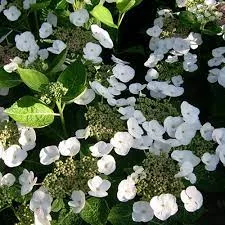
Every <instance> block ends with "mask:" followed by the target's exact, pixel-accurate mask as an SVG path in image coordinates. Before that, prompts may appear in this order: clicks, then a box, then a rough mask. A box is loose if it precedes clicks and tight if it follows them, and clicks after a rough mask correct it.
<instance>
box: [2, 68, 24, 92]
mask: <svg viewBox="0 0 225 225" xmlns="http://www.w3.org/2000/svg"><path fill="white" fill-rule="evenodd" d="M21 82H22V81H21V79H20V77H19V76H18V75H17V74H16V73H7V72H6V71H5V70H4V69H3V68H0V88H12V87H15V86H17V85H19V84H20V83H21Z"/></svg>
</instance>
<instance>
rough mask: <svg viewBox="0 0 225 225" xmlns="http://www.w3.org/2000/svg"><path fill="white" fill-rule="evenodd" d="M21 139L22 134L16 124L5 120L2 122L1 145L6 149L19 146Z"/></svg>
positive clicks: (0, 131)
mask: <svg viewBox="0 0 225 225" xmlns="http://www.w3.org/2000/svg"><path fill="white" fill-rule="evenodd" d="M19 137H20V134H19V131H18V127H17V125H16V123H15V122H13V121H5V120H4V121H1V122H0V144H1V145H2V146H3V147H4V148H8V147H10V146H11V145H14V144H18V140H19Z"/></svg>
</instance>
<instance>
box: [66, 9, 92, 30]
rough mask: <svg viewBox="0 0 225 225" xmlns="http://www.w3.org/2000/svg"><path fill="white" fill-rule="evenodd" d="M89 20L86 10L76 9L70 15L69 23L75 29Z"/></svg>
mask: <svg viewBox="0 0 225 225" xmlns="http://www.w3.org/2000/svg"><path fill="white" fill-rule="evenodd" d="M88 20H89V13H88V11H87V10H86V9H78V10H75V11H74V12H72V13H70V22H71V23H72V24H74V25H75V26H77V27H81V26H83V25H84V24H85V23H86V22H87V21H88Z"/></svg>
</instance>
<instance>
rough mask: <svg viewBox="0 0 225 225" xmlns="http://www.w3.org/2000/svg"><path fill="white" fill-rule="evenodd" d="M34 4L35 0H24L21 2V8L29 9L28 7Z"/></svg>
mask: <svg viewBox="0 0 225 225" xmlns="http://www.w3.org/2000/svg"><path fill="white" fill-rule="evenodd" d="M35 3H36V0H24V1H23V8H24V9H29V8H30V6H31V5H32V4H35Z"/></svg>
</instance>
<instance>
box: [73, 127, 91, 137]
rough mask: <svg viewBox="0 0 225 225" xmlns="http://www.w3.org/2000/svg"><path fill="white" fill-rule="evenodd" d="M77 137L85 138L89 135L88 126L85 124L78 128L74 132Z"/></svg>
mask: <svg viewBox="0 0 225 225" xmlns="http://www.w3.org/2000/svg"><path fill="white" fill-rule="evenodd" d="M75 136H76V138H77V139H83V138H84V139H85V140H86V139H87V138H88V137H89V136H90V128H89V127H88V126H87V127H86V128H85V129H79V130H77V131H76V132H75Z"/></svg>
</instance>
